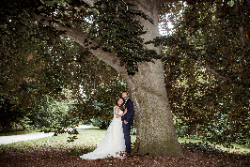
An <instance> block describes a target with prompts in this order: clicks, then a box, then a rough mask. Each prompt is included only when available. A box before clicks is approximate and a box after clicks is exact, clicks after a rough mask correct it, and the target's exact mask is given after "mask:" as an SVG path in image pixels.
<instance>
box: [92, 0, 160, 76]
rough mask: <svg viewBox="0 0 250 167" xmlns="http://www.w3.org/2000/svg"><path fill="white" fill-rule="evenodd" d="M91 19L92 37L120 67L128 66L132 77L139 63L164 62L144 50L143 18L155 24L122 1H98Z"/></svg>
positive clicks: (156, 55) (157, 56) (153, 52)
mask: <svg viewBox="0 0 250 167" xmlns="http://www.w3.org/2000/svg"><path fill="white" fill-rule="evenodd" d="M89 15H91V16H93V17H92V19H93V24H92V25H91V27H90V32H89V33H90V34H93V38H95V39H97V40H98V42H99V43H100V45H101V46H102V47H103V49H104V50H107V51H110V52H115V53H117V55H118V56H119V58H120V64H121V65H124V64H126V67H127V71H128V73H129V74H132V75H133V74H134V73H135V71H137V63H138V62H142V61H152V59H159V58H161V56H160V55H158V54H157V53H156V52H155V51H153V50H151V51H148V50H146V49H145V48H144V43H143V42H144V41H143V38H141V37H140V36H141V35H143V34H146V31H144V30H143V27H142V26H141V24H140V21H138V20H135V19H134V18H135V17H140V18H143V19H146V20H149V21H151V22H152V20H151V19H150V18H148V16H147V15H145V14H144V13H143V12H142V11H138V10H134V9H133V7H132V6H131V5H129V4H125V3H124V2H123V1H115V0H108V1H98V2H96V3H95V5H94V7H93V8H91V12H90V13H89Z"/></svg>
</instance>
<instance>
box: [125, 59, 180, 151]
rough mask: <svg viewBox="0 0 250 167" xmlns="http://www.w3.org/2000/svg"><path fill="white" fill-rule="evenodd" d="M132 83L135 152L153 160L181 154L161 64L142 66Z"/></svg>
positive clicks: (158, 62) (130, 85)
mask: <svg viewBox="0 0 250 167" xmlns="http://www.w3.org/2000/svg"><path fill="white" fill-rule="evenodd" d="M129 80H130V81H128V82H127V83H128V88H129V91H130V97H131V99H132V100H133V101H134V107H135V123H136V130H137V138H136V143H135V146H134V148H133V152H135V153H138V154H147V153H148V154H150V155H154V156H155V155H165V154H171V155H179V154H181V147H180V145H179V143H178V140H177V137H176V133H175V128H174V125H173V118H172V113H171V110H170V105H169V101H168V97H167V93H166V88H165V79H164V75H163V67H162V62H161V61H160V60H157V61H156V62H155V64H153V63H141V64H140V65H139V73H137V74H136V75H134V76H133V77H131V78H130V79H129ZM129 83H130V84H129ZM131 83H132V84H131Z"/></svg>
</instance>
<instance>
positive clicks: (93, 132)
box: [0, 127, 250, 155]
mask: <svg viewBox="0 0 250 167" xmlns="http://www.w3.org/2000/svg"><path fill="white" fill-rule="evenodd" d="M105 133H106V130H101V129H99V128H98V127H91V128H89V129H85V130H81V131H79V134H78V135H77V138H78V139H77V140H75V141H74V142H67V140H68V137H72V135H69V134H66V133H65V134H59V135H58V136H51V137H45V138H41V139H36V140H31V141H21V142H16V143H11V144H7V145H0V151H1V150H5V149H12V150H13V149H14V150H33V149H34V150H35V149H57V150H58V149H59V150H67V151H68V152H70V153H72V154H75V155H79V154H81V153H83V152H90V151H92V150H94V149H95V148H96V146H97V145H98V144H99V143H100V142H101V141H102V139H103V137H104V135H105ZM135 139H136V136H135V135H131V142H132V143H134V142H135ZM178 140H179V142H180V143H185V142H186V143H189V142H191V143H199V142H201V140H193V139H184V138H179V139H178ZM212 146H214V145H212ZM234 146H235V148H226V147H222V146H220V145H215V147H216V148H218V149H221V150H224V151H228V152H240V153H248V154H249V153H250V149H249V148H247V147H244V146H240V145H236V144H235V145H234Z"/></svg>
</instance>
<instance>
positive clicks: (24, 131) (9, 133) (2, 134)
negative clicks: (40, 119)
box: [0, 129, 41, 136]
mask: <svg viewBox="0 0 250 167" xmlns="http://www.w3.org/2000/svg"><path fill="white" fill-rule="evenodd" d="M40 131H41V129H34V130H17V131H12V132H0V136H10V135H20V134H27V133H34V132H40Z"/></svg>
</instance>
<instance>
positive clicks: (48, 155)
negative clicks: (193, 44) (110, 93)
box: [0, 148, 250, 167]
mask: <svg viewBox="0 0 250 167" xmlns="http://www.w3.org/2000/svg"><path fill="white" fill-rule="evenodd" d="M0 166H1V167H33V166H34V167H42V166H43V167H44V166H45V167H81V166H88V167H92V166H95V167H106V166H123V167H131V166H132V167H133V166H135V167H139V166H140V167H153V166H157V167H158V166H159V167H164V166H170V167H177V166H178V167H182V166H184V167H196V166H202V167H224V166H225V167H237V166H239V167H241V166H242V167H246V166H250V158H249V156H243V155H237V154H227V155H218V154H213V153H205V152H200V151H192V150H190V149H186V148H184V149H183V154H182V155H181V156H167V155H165V156H157V157H150V156H135V155H134V156H129V157H126V158H124V159H117V158H106V159H101V160H89V161H88V160H82V159H80V158H79V156H76V155H71V154H69V153H67V151H65V150H64V151H62V150H61V151H60V150H46V149H40V150H38V149H36V150H31V151H14V150H8V151H1V152H0Z"/></svg>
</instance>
